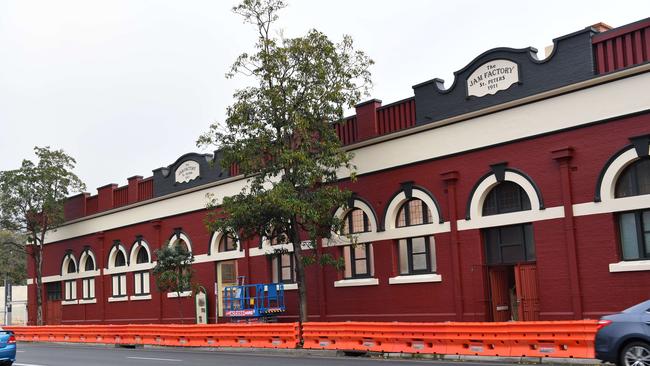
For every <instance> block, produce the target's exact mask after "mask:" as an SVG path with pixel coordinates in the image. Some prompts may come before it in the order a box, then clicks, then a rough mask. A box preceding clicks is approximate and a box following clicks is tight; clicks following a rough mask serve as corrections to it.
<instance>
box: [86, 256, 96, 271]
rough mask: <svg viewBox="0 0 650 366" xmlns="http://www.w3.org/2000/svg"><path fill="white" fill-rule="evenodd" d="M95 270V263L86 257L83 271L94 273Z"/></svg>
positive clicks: (89, 257) (91, 258)
mask: <svg viewBox="0 0 650 366" xmlns="http://www.w3.org/2000/svg"><path fill="white" fill-rule="evenodd" d="M94 270H95V261H94V260H93V257H91V256H88V257H86V264H85V265H84V271H94Z"/></svg>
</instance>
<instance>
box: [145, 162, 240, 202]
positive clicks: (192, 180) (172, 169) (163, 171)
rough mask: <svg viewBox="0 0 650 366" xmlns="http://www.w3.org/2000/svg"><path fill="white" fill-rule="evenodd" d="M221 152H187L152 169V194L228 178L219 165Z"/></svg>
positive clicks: (226, 171) (157, 194)
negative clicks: (168, 163) (171, 161)
mask: <svg viewBox="0 0 650 366" xmlns="http://www.w3.org/2000/svg"><path fill="white" fill-rule="evenodd" d="M221 157H222V154H221V152H219V151H215V153H214V154H198V153H188V154H185V155H183V156H181V157H180V158H178V159H177V160H176V161H175V162H174V163H172V164H171V165H168V166H166V167H162V168H158V169H155V170H154V171H153V196H154V197H160V196H164V195H168V194H170V193H175V192H178V191H182V190H186V189H189V188H194V187H198V186H202V185H205V184H209V183H212V182H216V181H218V180H221V179H225V178H228V177H229V176H230V175H229V170H228V169H223V168H222V167H221Z"/></svg>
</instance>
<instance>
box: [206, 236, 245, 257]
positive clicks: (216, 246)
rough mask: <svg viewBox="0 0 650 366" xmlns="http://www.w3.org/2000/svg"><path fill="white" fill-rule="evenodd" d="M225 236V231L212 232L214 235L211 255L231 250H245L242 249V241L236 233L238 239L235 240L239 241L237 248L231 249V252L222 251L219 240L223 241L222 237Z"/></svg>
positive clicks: (211, 240) (211, 239) (211, 243)
mask: <svg viewBox="0 0 650 366" xmlns="http://www.w3.org/2000/svg"><path fill="white" fill-rule="evenodd" d="M222 236H223V232H214V233H212V236H211V238H210V253H211V254H210V255H212V256H218V255H219V254H222V253H230V252H242V253H243V252H244V251H243V250H242V249H243V248H242V243H241V241H240V240H239V236H238V235H236V234H235V236H236V239H235V241H236V242H237V248H236V249H235V250H231V251H230V252H220V251H219V241H221V237H222ZM216 260H221V259H216Z"/></svg>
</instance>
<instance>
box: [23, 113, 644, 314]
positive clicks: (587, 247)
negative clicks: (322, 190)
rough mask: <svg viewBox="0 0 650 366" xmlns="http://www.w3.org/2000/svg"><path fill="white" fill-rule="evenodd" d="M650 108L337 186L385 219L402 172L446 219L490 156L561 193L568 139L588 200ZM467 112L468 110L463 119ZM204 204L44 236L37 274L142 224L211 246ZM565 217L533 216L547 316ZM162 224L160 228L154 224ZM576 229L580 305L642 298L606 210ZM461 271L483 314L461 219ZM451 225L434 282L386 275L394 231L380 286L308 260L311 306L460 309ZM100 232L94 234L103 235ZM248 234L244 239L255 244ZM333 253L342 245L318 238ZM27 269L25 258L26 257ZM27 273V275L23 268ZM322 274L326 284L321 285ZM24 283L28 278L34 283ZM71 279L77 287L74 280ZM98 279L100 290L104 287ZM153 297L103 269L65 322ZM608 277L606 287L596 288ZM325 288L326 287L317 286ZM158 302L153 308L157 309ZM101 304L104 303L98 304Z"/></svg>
mask: <svg viewBox="0 0 650 366" xmlns="http://www.w3.org/2000/svg"><path fill="white" fill-rule="evenodd" d="M649 122H650V114H647V113H646V114H643V115H639V116H633V117H629V118H622V119H619V120H615V121H610V122H607V123H601V124H594V125H592V126H588V127H584V128H580V129H574V130H570V131H565V132H561V133H556V134H552V135H547V136H540V137H537V138H534V139H528V140H525V141H519V142H514V143H509V144H505V145H501V146H495V147H491V148H486V149H481V150H478V151H473V152H469V153H465V154H461V155H457V156H451V157H445V158H441V159H436V160H431V161H428V162H422V163H417V164H412V165H409V166H404V167H400V168H396V169H391V170H386V171H383V172H378V173H373V174H367V175H363V176H360V177H359V178H358V180H357V181H356V182H354V183H352V182H349V181H344V182H342V183H341V186H342V187H344V188H348V189H350V190H352V191H354V192H356V193H357V194H358V195H359V196H360V197H362V198H364V199H365V200H367V201H368V202H369V203H370V204H371V205H372V206H373V208H374V209H375V211H376V213H377V215H378V218H377V219H378V221H379V222H382V221H383V220H384V210H385V207H386V206H387V205H388V204H389V202H388V201H389V200H390V198H391V197H392V196H393V194H394V193H395V192H397V191H398V190H399V189H400V183H401V182H404V181H414V182H415V184H417V185H419V186H422V187H424V188H426V189H427V190H429V191H430V192H432V194H433V195H434V196H435V198H436V199H437V201H438V203H439V205H440V209H441V212H442V217H443V218H444V220H445V221H449V220H462V219H464V217H465V207H466V204H467V201H468V199H469V198H470V197H469V196H470V192H471V190H472V188H473V187H474V185H475V184H476V183H477V181H478V180H479V179H480V177H482V176H483V175H484V174H485V173H487V172H489V169H490V164H494V163H499V162H504V161H505V162H507V163H508V167H511V168H516V169H518V170H520V171H522V172H524V173H526V174H527V175H529V176H530V177H531V178H532V179H533V181H534V182H535V184H536V185H537V186H538V187H539V188H540V190H541V193H542V196H543V199H544V203H545V205H546V207H555V206H561V205H562V204H563V201H562V200H563V197H562V190H561V188H562V186H561V184H562V182H561V179H560V170H559V165H558V163H557V162H556V161H555V160H553V158H552V156H551V151H553V150H556V149H559V148H564V147H568V146H570V147H572V148H573V151H574V156H573V159H572V160H571V162H570V166H571V179H572V186H571V189H572V194H573V200H574V202H573V203H583V202H592V201H593V199H594V191H595V186H596V181H597V178H598V175H599V173H600V171H601V169H603V167H604V165H605V162H606V161H607V159H608V158H609V157H610V156H612V155H613V154H614V153H615V152H616V151H618V150H619V149H621V148H622V147H624V146H625V145H627V144H628V143H629V140H628V138H629V137H632V136H638V135H642V134H648V133H650V123H649ZM463 123H471V121H468V122H463ZM521 123H526V121H521ZM448 171H457V172H458V177H459V179H458V181H457V197H456V200H457V206H458V207H457V212H458V217H454V218H450V217H449V215H448V212H449V207H448V199H449V197H448V192H447V190H446V186H445V183H444V181H443V180H442V179H441V174H442V173H444V172H448ZM204 215H205V212H194V213H188V214H183V215H178V216H174V217H167V218H162V219H161V220H160V227H159V228H157V227H156V225H154V224H152V223H141V224H137V225H132V226H129V227H124V228H119V229H115V230H107V231H106V232H105V233H104V234H103V239H101V240H100V239H98V236H97V235H90V236H86V237H80V238H75V239H71V240H66V241H64V242H59V243H53V244H48V245H47V246H46V260H45V264H44V275H45V276H50V275H57V274H60V273H59V272H60V267H61V260H62V258H63V256H64V254H65V251H66V249H72V251H73V253H74V255H75V257H76V258H77V259H79V257H80V254H81V252H82V250H83V246H84V245H91V246H92V248H93V251H94V253H95V256H96V257H97V262H98V266H101V267H105V266H106V255H108V251H109V250H110V246H111V244H112V243H113V240H120V241H121V242H122V243H123V244H124V245H125V247H126V249H127V251H130V249H131V245H132V243H133V242H134V241H135V236H136V235H143V237H144V239H145V240H146V241H147V242H148V243H149V245H150V247H151V249H152V250H155V249H157V248H159V247H160V245H161V244H162V243H164V242H165V241H166V240H167V239H168V238H169V237H170V236H171V235H172V234H173V230H174V228H177V227H182V229H183V231H184V232H185V233H186V234H187V235H188V236H189V237H190V239H191V241H192V249H193V251H194V253H195V254H204V253H207V251H208V245H209V242H210V234H209V233H208V232H207V230H206V229H205V227H204V226H203V217H204ZM563 223H564V219H554V220H547V221H538V222H534V223H533V230H534V237H535V245H536V251H537V265H538V276H539V277H538V285H539V294H540V316H541V318H542V319H544V320H551V319H567V318H572V317H574V314H573V308H572V302H571V295H572V290H571V288H570V284H569V268H570V266H571V264H570V261H569V260H568V258H567V249H566V244H565V240H566V233H565V227H564V225H563ZM159 233H160V234H159ZM575 235H576V242H577V251H578V253H577V254H578V259H577V261H578V265H579V271H578V274H579V282H580V286H581V291H582V293H581V294H582V299H581V301H582V307H583V312H584V313H583V315H584V316H585V317H591V318H594V317H598V316H600V315H602V314H604V313H608V312H613V311H617V310H620V309H622V308H624V307H625V306H627V305H630V304H633V303H635V302H638V301H640V300H642V299H645V298H647V296H648V293H650V286H648V285H647V284H648V283H650V272H627V273H610V272H609V270H608V265H609V264H610V263H615V262H618V261H619V256H618V247H619V244H618V237H617V233H616V225H615V215H614V214H600V215H589V216H580V217H575ZM458 238H459V243H460V244H459V255H460V271H459V272H460V278H459V279H457V280H459V281H460V284H461V285H462V293H461V294H462V303H463V308H462V312H463V314H462V319H463V320H468V321H481V320H487V319H488V315H487V313H486V309H487V303H488V302H487V292H486V289H485V288H486V284H485V283H486V267H485V266H484V265H483V263H484V259H483V244H482V239H481V232H480V230H465V231H459V233H458ZM450 240H451V239H450V233H443V234H436V235H435V242H436V252H437V266H438V273H439V274H441V275H442V282H440V283H423V284H409V285H389V284H388V278H389V277H394V276H396V275H397V273H395V270H394V268H395V263H396V261H397V258H396V255H395V251H394V246H395V242H394V241H393V240H389V241H380V242H375V243H373V245H374V266H375V274H376V276H375V277H377V278H378V279H379V285H377V286H364V287H348V288H334V286H333V283H334V281H336V280H338V279H340V278H341V274H340V273H337V272H336V271H335V270H334V269H333V268H329V267H328V268H325V269H324V270H323V271H322V272H323V274H324V277H321V270H320V267H319V266H312V267H310V269H309V271H308V279H307V283H308V297H309V310H310V314H311V315H312V317H313V319H323V318H320V317H319V314H325V313H326V315H327V317H326V318H324V319H327V320H348V319H357V320H384V321H386V320H404V321H443V320H454V319H457V317H458V314H456V309H455V307H454V301H453V297H454V291H455V289H454V286H453V284H454V277H453V270H452V263H453V258H452V251H451V242H450ZM100 243H103V245H100ZM256 245H257V242H251V243H248V244H246V247H249V246H250V247H252V246H256ZM327 250H330V251H332V252H333V253H336V254H337V255H339V254H340V249H339V248H330V249H327ZM194 267H195V270H196V275H197V279H198V282H199V283H200V284H201V285H202V286H204V287H205V288H206V289H207V291H208V294H209V295H210V297H209V298H210V299H211V300H212V298H213V297H212V295H213V293H214V283H215V280H216V274H215V265H214V263H204V264H197V265H195V266H194ZM30 272H32V267H31V265H30ZM239 274H240V275H245V276H247V281H248V283H256V282H269V281H270V278H271V275H270V264H269V259H268V258H267V257H266V256H260V257H251V258H243V259H240V260H239ZM32 277H33V275H32ZM127 283H128V286H129V294H133V289H132V286H133V274H132V273H131V274H129V276H128V281H127ZM320 286H324V291H321V290H320ZM33 287H34V286H33V285H32V286H30V288H31V291H33ZM77 287H78V289H79V297H80V295H81V282H80V280H79V282H78V284H77ZM102 287H103V288H104V293H103V294H102ZM151 288H152V296H153V299H152V300H150V301H128V302H122V303H110V304H109V303H104V301H105V299H106V298H107V297H108V296H110V277H109V276H107V277H106V278H105V280H104V283H103V286H102V285H100V281H99V280H98V281H97V284H96V293H97V299H98V303H97V304H93V305H69V306H64V307H63V320H64V321H65V322H75V323H77V322H107V323H120V322H124V323H126V322H131V323H132V322H139V321H141V322H156V321H163V322H169V321H176V320H177V318H178V301H177V300H176V299H168V298H167V297H166V296H163V297H162V300H161V299H160V296H159V295H158V292H157V291H156V290H155V285H154V284H153V282H152V286H151ZM604 289H606V290H604ZM323 296H325V298H326V301H325V299H324V298H323ZM33 299H34V297H33V296H31V297H30V307H29V309H30V317H31V319H35V306H34V304H33V301H34V300H33ZM286 301H287V308H288V312H287V316H284V317H283V318H284V319H287V318H295V316H296V315H297V305H296V302H297V291H295V290H289V291H287V292H286ZM181 302H182V304H183V311H184V316H185V318H186V320H191V319H193V317H194V310H193V306H194V305H193V300H191V299H189V298H185V299H183V300H181ZM161 308H162V319H161V310H160V309H161ZM102 309H103V311H102ZM214 313H215V308H214V302H213V301H211V302H210V307H209V314H210V320H211V321H214V318H213V316H214Z"/></svg>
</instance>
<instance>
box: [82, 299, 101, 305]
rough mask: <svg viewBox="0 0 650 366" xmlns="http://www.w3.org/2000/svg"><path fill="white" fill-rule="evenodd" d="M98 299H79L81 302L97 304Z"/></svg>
mask: <svg viewBox="0 0 650 366" xmlns="http://www.w3.org/2000/svg"><path fill="white" fill-rule="evenodd" d="M96 303H97V299H96V298H95V299H81V300H79V304H96Z"/></svg>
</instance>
